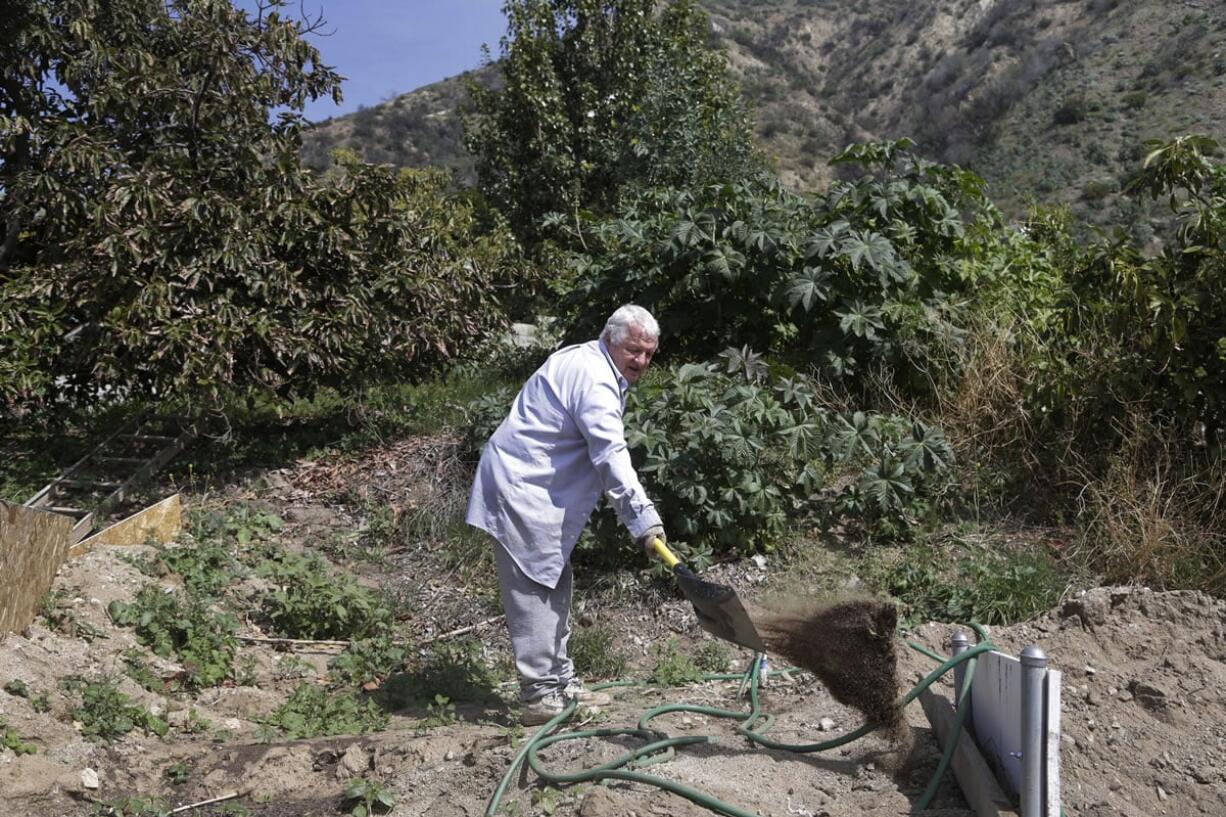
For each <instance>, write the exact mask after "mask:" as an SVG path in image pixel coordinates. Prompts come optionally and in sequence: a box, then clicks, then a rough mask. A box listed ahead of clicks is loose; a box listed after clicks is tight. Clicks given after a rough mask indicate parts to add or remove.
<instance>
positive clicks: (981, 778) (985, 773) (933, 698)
mask: <svg viewBox="0 0 1226 817" xmlns="http://www.w3.org/2000/svg"><path fill="white" fill-rule="evenodd" d="M919 700H920V705H921V706H922V707H923V708H924V714H925V715H927V716H928V722H929V723H930V724H932V729H933V731H934V732H936V735H937V742H938V743H940V744H941V748H942V749H944V748H945V747H946V746H948V745H949V741H950V740H952V739H953V731H954V724H955V721H956V719H957V715H956V713H955V712H954V707H953V704H951V703H950V702H949V700H948V699H947V698H945V697H944V696H941V695H937V694H935V693H934V692H933V691H932V688H931V687H925V688H924V689H922V690H920V694H919ZM950 765H951V766H952V767H953V770H954V777H956V778H957V780H958V787H959V788H960V789H962V793H963V794H964V795H965V796H966V802H967V803H969V804H970V806H971V808H973V809H974V810H975V814H976V815H977V817H1017V811H1015V810H1014V808H1013V804H1012V803H1011V802H1009V798H1008V797H1006V796H1005V793H1004V792H1003V791H1002V790H1001V788H1000V785H999V784H998V783H997V782H996V776H995V775H994V774H993V773H992V770H991V769H990V768H988V764H987V762H986V761H984V759H983V755H981V754H979V749H978V748H976V746H975V741H974V740H972V739H971V736H970V735H969V734H967V733H966V731H963V732H962V733H961V734H960V735H959V736H958V746H957V748H956V749H954V754H953V757H952V758H951V760H950Z"/></svg>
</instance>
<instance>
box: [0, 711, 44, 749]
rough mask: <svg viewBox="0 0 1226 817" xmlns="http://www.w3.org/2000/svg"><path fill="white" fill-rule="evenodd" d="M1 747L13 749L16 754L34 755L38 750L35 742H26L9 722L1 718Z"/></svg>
mask: <svg viewBox="0 0 1226 817" xmlns="http://www.w3.org/2000/svg"><path fill="white" fill-rule="evenodd" d="M0 749H11V750H12V751H13V754H15V755H18V756H20V755H32V754H34V753H35V752H37V751H38V747H37V746H35V745H34V744H33V743H26V742H25V741H24V740H22V739H21V736H20V735H18V734H17V733H16V732H15V731H14V730H12V729H10V728H9V726H8V724H7V723H5V722H4V721H3V720H0Z"/></svg>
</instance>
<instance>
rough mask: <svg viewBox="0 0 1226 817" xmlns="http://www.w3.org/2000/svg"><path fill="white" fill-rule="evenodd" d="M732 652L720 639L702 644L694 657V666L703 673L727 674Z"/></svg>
mask: <svg viewBox="0 0 1226 817" xmlns="http://www.w3.org/2000/svg"><path fill="white" fill-rule="evenodd" d="M730 661H732V650H731V649H729V648H728V645H727V644H726V643H724V642H723V641H720V640H718V639H709V640H707V641H704V642H702V644H701V645H700V646H699V647H698V652H697V653H695V655H694V664H695V666H697V667H698V668H699V669H700V670H702V671H703V672H727V671H728V664H729V662H730Z"/></svg>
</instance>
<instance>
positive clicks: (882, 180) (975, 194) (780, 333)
mask: <svg viewBox="0 0 1226 817" xmlns="http://www.w3.org/2000/svg"><path fill="white" fill-rule="evenodd" d="M910 146H911V143H910V142H909V141H908V140H905V139H904V140H899V141H897V142H890V143H873V144H867V145H853V146H852V147H850V148H848V149H847V150H846V151H844V152H843V153H842V154H840V155H839V156H837V157H835V159H833V160H832V161H833V162H834V163H837V164H840V165H843V166H846V167H847V168H848V169H849V172H851V173H853V174H859V175H856V177H855V178H853V179H852V180H850V181H840V182H836V183H834V184H832V185H831V187H830V190H829V192H828V193H827V194H826V195H825V196H823V197H820V198H817V199H815V200H812V201H810V200H808V199H806V198H804V197H802V196H799V195H795V194H792V193H789V192H787V191H786V190H784V189H783V188H782V187H781V186H780V185H779V183H778V182H777V180H774V179H770V178H767V177H761V178H756V179H751V180H747V181H742V182H736V183H733V184H726V185H722V186H719V187H713V188H706V189H701V190H693V191H688V190H653V191H647V192H645V193H643V194H642V195H640V196H639V197H637V198H635V199H633V200H632V201H629V202H627V203H626V205H625V206H624V207H623V208H622V211H621V214H620V216H619V217H616V218H610V219H607V220H604V221H599V222H595V223H593V224H591V225H584V224H582V223H581V224H580V225H579V226H578V227H575V226H574V225H573V220H570V221H568V220H561V219H559V220H558V221H556V222H555V227H556V228H557V229H558V230H559V231H561V232H562V233H563V235H564V236H565V237H566V238H567V240H569V241H570V243H571V245H572V247H573V248H574V249H573V251H572V253H571V255H570V265H571V268H572V270H573V273H574V276H575V281H574V285H573V288H572V290H571V293H570V294H569V295H568V299H567V302H566V303H567V309H568V311H569V315H570V319H569V323H570V331H569V336H570V337H571V338H572V339H577V338H580V337H592V336H594V335H595V333H596V332H597V331H598V330H599V328H600V326H601V325H602V324H603V321H604V320H605V318H606V317H607V316H608V315H609V314H610V313H611V312H612V311H613V309H614V308H616V307H617V306H618V305H620V304H622V303H625V302H627V301H633V302H635V303H639V304H642V305H643V306H645V307H647V308H649V309H651V310H652V312H653V313H654V314H655V316H656V317H657V318H658V319H659V320H660V325H661V327H662V330H663V332H664V335H665V338H664V344H663V348H664V349H665V351H666V353H667V354H676V355H679V356H684V357H687V358H689V359H705V358H709V357H711V356H713V355H715V354H717V353H718V352H720V351H722V350H723V349H725V348H726V347H727V346H728V345H729V342H730V341H731V342H732V343H734V344H735V345H745V346H749V347H750V348H753V349H756V350H758V351H760V352H764V353H766V354H768V355H771V356H774V357H780V358H782V359H783V360H784V361H786V362H789V363H794V364H795V365H797V367H800V366H802V365H803V366H804V367H809V366H812V365H814V364H817V365H819V366H820V367H821V368H822V371H823V373H824V374H825V375H827V376H829V377H831V378H834V379H838V380H842V381H844V382H847V383H848V384H850V385H854V384H857V383H859V382H860V379H861V378H862V377H863V375H864V374H865V373H866V372H867V371H870V370H872V369H873V368H875V367H878V366H889V367H891V368H892V369H893V370H894V371H895V376H896V379H897V380H898V381H900V382H902V383H905V384H907V386H908V387H909V388H914V389H916V390H918V391H920V392H922V391H924V390H925V389H926V386H927V380H926V379H924V378H920V377H918V371H917V368H922V367H923V365H924V363H925V360H924V358H925V356H926V354H927V353H928V351H930V349H929V345H928V344H927V341H930V340H935V339H937V338H950V339H952V338H955V337H956V335H957V324H956V319H957V316H958V314H959V306H958V304H959V302H958V300H957V299H956V298H955V297H954V294H955V293H957V292H959V291H960V290H963V289H964V288H966V286H967V285H968V283H971V279H972V278H973V277H974V276H975V275H976V274H978V272H979V270H988V269H991V268H992V267H991V266H990V265H980V263H979V258H981V257H982V255H983V254H986V250H985V248H986V247H988V246H989V244H988V243H985V242H991V241H993V240H994V239H992V238H991V237H990V236H991V231H990V230H988V229H987V228H988V227H990V225H992V224H996V223H997V221H998V216H997V215H996V214H995V211H994V210H993V209H992V208H991V207H990V205H989V204H988V203H987V200H986V199H985V198H984V196H983V192H982V187H983V182H982V180H980V179H979V178H978V177H976V176H974V175H973V174H971V173H969V172H967V171H963V170H960V169H958V168H953V167H944V166H941V165H936V164H933V163H931V162H927V161H924V160H921V159H918V158H916V157H914V156H912V155H911V154H910V153H909V151H908V149H909V147H910ZM981 228H982V229H981Z"/></svg>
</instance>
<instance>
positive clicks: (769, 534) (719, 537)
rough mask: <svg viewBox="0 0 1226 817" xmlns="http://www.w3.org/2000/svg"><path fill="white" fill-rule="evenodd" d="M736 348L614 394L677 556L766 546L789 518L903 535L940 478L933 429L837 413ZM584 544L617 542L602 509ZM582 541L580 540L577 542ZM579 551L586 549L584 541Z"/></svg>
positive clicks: (939, 445) (940, 440)
mask: <svg viewBox="0 0 1226 817" xmlns="http://www.w3.org/2000/svg"><path fill="white" fill-rule="evenodd" d="M767 368H768V367H767V366H766V364H765V363H764V362H763V361H762V360H761V359H760V358H759V357H758V356H756V355H754V354H753V353H752V352H749V351H748V350H739V351H738V350H730V351H729V352H727V353H725V355H723V356H722V360H721V362H720V363H718V364H716V363H712V364H706V365H699V364H686V365H684V366H681V367H679V368H677V369H675V370H669V371H668V373H667V374H665V375H663V376H656V377H654V378H653V379H652V381H651V382H644V383H641V384H640V385H639V386H638V387H637V388H636V389H635V390H634V391H632V392H631V393H630V395H629V397H628V399H627V402H626V417H625V419H626V427H627V429H628V430H627V434H626V442H627V444H628V446H629V447H630V449H631V452H632V454H633V456H634V458H635V461H636V466H637V469H638V473H639V474H640V476H641V477H642V478H643V480H644V483H645V487H646V489H647V492H648V494H649V495H650V496H652V497H653V499H654V500H655V501H656V504H657V508H658V509H659V510H660V512H661V515H662V517H663V519H664V525H665V529H666V530H668V531H669V532H670V534H671V535H672V536H673V537H674V538H675V539H676V540H677V544H678V546H679V550H681V552H682V553H684V554H687V556H688V554H689V552H691V551H693V552H695V553H696V555H698V556H699V559H698V560H696V561H695V566H696V567H700V565H699V564H698V561H702V558H701V557H702V556H703V554H704V551H707V552H709V550H718V551H721V552H722V551H729V550H731V551H741V552H747V551H751V550H753V549H755V548H760V547H770V546H771V545H772V543H773V541H774V540H775V539H776V538H777V537H778V536H780V535H781V534H782V533H783V532H784V531H785V530H786V529H787V527H788V524H789V522H790V521H791V520H794V519H798V518H801V517H807V518H809V519H810V520H816V521H817V522H819V523H821V524H823V525H830V524H833V523H834V522H835V521H836V520H841V521H843V522H845V523H857V522H858V523H859V524H862V525H865V526H867V527H870V528H873V529H876V530H878V531H880V532H882V533H885V534H888V535H895V534H901V533H905V531H906V530H907V529H908V528H909V527H910V525H911V524H912V522H913V520H914V519H915V518H916V517H917V516H920V515H923V514H924V513H926V511H927V510H928V509H929V507H930V498H931V496H932V495H933V493H934V492H936V491H937V490H939V488H940V487H941V486H942V485H943V484H944V482H945V480H946V477H947V472H948V467H949V463H950V461H951V459H952V452H951V449H950V447H949V444H948V442H947V441H946V440H945V438H944V435H943V434H942V432H941V431H940V429H937V428H934V427H931V426H927V425H925V424H923V423H921V422H911V421H907V420H904V419H903V418H900V417H892V416H885V415H877V414H869V413H865V412H854V413H852V414H850V415H843V414H839V413H836V412H833V411H830V410H828V409H826V408H823V407H822V406H820V405H819V404H818V399H817V396H816V393H815V391H814V389H813V387H812V385H811V384H810V383H809V382H808V381H806V380H805V379H804V378H802V377H799V376H792V377H783V376H779V377H777V378H776V379H775V380H774V382H770V381H769V374H768V371H767ZM591 527H592V531H591V537H592V541H594V542H596V543H599V544H602V545H605V546H615V547H617V546H620V544H621V542H622V540H623V539H624V536H623V534H622V533H621V531H620V529H619V528H618V527H617V525H616V522H615V521H614V519H613V517H612V515H611V513H609V512H607V511H605V512H602V513H600V514H598V515H597V516H596V517H595V520H594V522H593V525H592V526H591ZM585 541H587V540H585ZM587 546H588V547H590V545H587Z"/></svg>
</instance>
